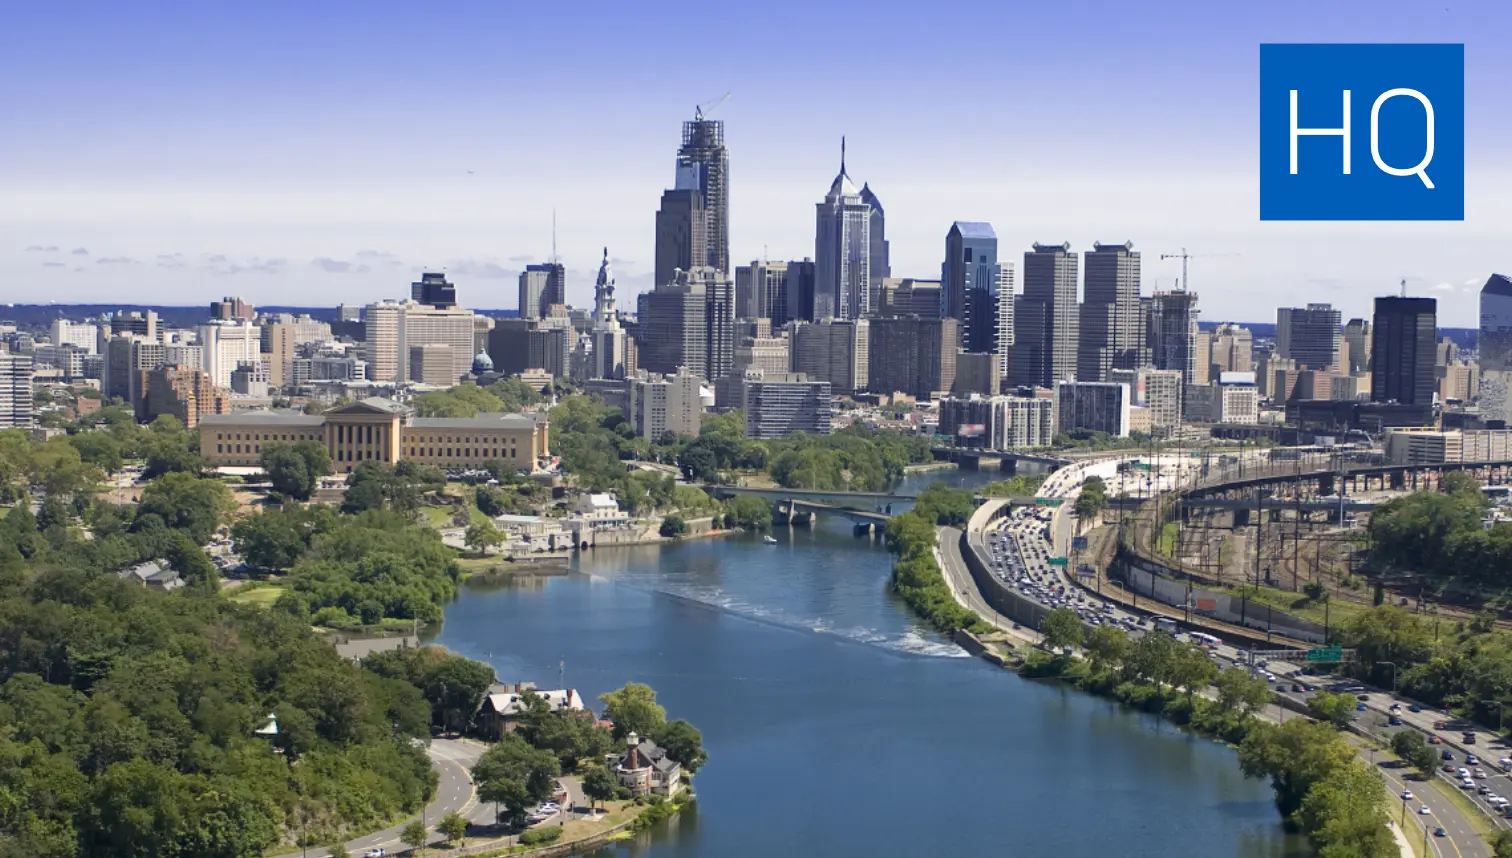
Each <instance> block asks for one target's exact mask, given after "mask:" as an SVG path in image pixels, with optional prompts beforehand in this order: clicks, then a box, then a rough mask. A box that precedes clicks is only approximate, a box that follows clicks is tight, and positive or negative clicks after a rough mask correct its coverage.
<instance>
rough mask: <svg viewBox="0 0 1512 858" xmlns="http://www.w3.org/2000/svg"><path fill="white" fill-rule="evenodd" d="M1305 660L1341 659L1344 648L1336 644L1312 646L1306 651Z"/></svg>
mask: <svg viewBox="0 0 1512 858" xmlns="http://www.w3.org/2000/svg"><path fill="white" fill-rule="evenodd" d="M1307 660H1308V661H1310V662H1332V661H1343V660H1344V650H1343V649H1341V648H1339V647H1336V646H1320V647H1314V648H1313V649H1310V650H1308V651H1307Z"/></svg>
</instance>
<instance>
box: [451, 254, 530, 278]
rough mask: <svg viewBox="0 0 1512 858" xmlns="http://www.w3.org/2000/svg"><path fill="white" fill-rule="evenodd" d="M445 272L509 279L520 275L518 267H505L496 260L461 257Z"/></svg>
mask: <svg viewBox="0 0 1512 858" xmlns="http://www.w3.org/2000/svg"><path fill="white" fill-rule="evenodd" d="M447 273H448V274H451V275H453V276H456V277H479V278H482V279H485V280H509V279H512V278H516V277H519V276H520V272H519V270H518V269H512V268H505V267H504V266H502V265H500V264H498V263H497V262H485V261H482V260H476V259H463V260H459V261H456V262H453V263H452V264H451V265H450V266H448V267H447Z"/></svg>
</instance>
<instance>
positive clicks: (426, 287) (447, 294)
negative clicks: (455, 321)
mask: <svg viewBox="0 0 1512 858" xmlns="http://www.w3.org/2000/svg"><path fill="white" fill-rule="evenodd" d="M410 300H411V301H414V302H415V303H417V304H426V305H429V306H431V307H435V308H436V309H438V310H446V309H450V308H452V307H455V306H457V284H455V283H452V282H451V281H449V280H447V279H446V275H445V274H443V273H441V272H438V271H427V272H424V273H422V274H421V275H420V279H419V280H417V281H416V282H414V283H411V284H410Z"/></svg>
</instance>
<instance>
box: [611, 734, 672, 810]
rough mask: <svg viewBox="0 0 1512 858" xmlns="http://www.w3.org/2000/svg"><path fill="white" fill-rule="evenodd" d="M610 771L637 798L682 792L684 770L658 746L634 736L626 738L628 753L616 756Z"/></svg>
mask: <svg viewBox="0 0 1512 858" xmlns="http://www.w3.org/2000/svg"><path fill="white" fill-rule="evenodd" d="M609 770H610V771H611V772H613V773H614V776H615V778H616V779H617V780H618V781H619V784H620V786H622V787H627V788H629V790H630V791H631V792H632V793H634V794H635V795H636V796H643V795H660V796H668V797H670V796H674V795H677V793H678V792H679V791H680V790H681V789H682V766H681V765H680V764H679V763H678V762H677V761H676V760H674V759H672V758H671V757H669V756H667V752H666V750H664V749H663V748H661V747H658V746H657V744H656V743H655V742H653V741H651V740H650V739H642V738H641V737H640V736H638V735H636V734H635V733H631V734H630V735H628V736H626V737H625V752H624V753H623V754H619V755H616V756H615V758H614V762H613V765H611V766H610V768H609Z"/></svg>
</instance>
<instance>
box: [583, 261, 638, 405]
mask: <svg viewBox="0 0 1512 858" xmlns="http://www.w3.org/2000/svg"><path fill="white" fill-rule="evenodd" d="M591 336H592V338H593V361H592V363H593V365H592V368H591V370H590V371H589V373H588V377H589V378H610V379H616V378H624V377H625V341H626V339H628V338H627V337H626V335H625V329H624V328H622V327H620V323H619V314H618V313H616V312H615V310H614V272H612V271H610V270H609V248H607V247H606V248H604V261H603V262H601V263H599V272H598V279H597V280H595V281H594V283H593V333H592V334H591Z"/></svg>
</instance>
